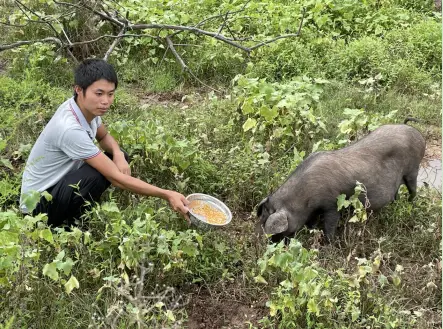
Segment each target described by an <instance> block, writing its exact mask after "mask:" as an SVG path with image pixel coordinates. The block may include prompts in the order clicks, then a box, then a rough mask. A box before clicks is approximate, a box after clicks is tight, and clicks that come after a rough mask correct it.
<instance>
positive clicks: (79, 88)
mask: <svg viewBox="0 0 443 329" xmlns="http://www.w3.org/2000/svg"><path fill="white" fill-rule="evenodd" d="M74 91H75V93H76V94H77V95H80V94H81V93H82V91H83V88H82V87H80V86H78V85H75V86H74Z"/></svg>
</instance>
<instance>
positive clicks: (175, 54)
mask: <svg viewBox="0 0 443 329" xmlns="http://www.w3.org/2000/svg"><path fill="white" fill-rule="evenodd" d="M166 42H167V43H168V48H169V49H171V51H172V53H173V54H174V56H175V58H176V59H177V61H178V63H179V64H180V66H181V67H182V70H183V71H188V70H189V69H188V66H187V65H186V64H185V62H184V61H183V59H182V58H181V57H180V55H179V54H178V53H177V50H175V48H174V44H173V43H172V41H171V39H170V38H169V37H166Z"/></svg>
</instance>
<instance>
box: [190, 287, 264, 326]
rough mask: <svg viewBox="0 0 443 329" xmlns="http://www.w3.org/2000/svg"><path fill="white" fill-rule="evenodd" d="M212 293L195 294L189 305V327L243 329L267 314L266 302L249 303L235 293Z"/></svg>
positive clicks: (255, 324)
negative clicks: (219, 294) (218, 294)
mask: <svg viewBox="0 0 443 329" xmlns="http://www.w3.org/2000/svg"><path fill="white" fill-rule="evenodd" d="M228 291H229V290H227V291H226V293H223V294H222V295H221V296H216V295H215V294H214V293H213V294H212V295H211V293H209V291H207V290H206V291H203V292H200V293H197V294H195V295H194V296H193V297H192V299H191V303H189V305H188V307H187V312H188V314H189V319H188V323H187V328H189V329H216V328H217V329H219V328H220V329H242V328H249V325H248V322H249V323H252V324H253V325H254V326H257V325H258V321H259V320H260V319H261V318H263V317H264V316H265V315H266V314H267V309H266V307H265V305H264V302H263V301H262V302H261V303H254V302H252V304H251V303H249V302H248V301H247V300H246V299H244V300H238V296H237V297H236V296H235V294H234V295H231V296H229V293H227V292H228Z"/></svg>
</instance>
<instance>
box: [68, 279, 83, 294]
mask: <svg viewBox="0 0 443 329" xmlns="http://www.w3.org/2000/svg"><path fill="white" fill-rule="evenodd" d="M74 288H77V289H78V288H80V284H79V283H78V280H77V279H76V277H75V276H73V275H71V278H70V279H69V280H68V282H66V283H65V289H66V292H67V293H68V294H70V293H71V291H72V290H73V289H74Z"/></svg>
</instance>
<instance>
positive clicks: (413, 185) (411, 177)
mask: <svg viewBox="0 0 443 329" xmlns="http://www.w3.org/2000/svg"><path fill="white" fill-rule="evenodd" d="M417 176H418V170H417V171H414V172H413V173H410V174H407V175H405V176H403V180H404V182H405V184H406V187H407V188H408V191H409V199H408V200H409V201H412V200H413V199H414V198H415V196H416V195H417Z"/></svg>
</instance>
